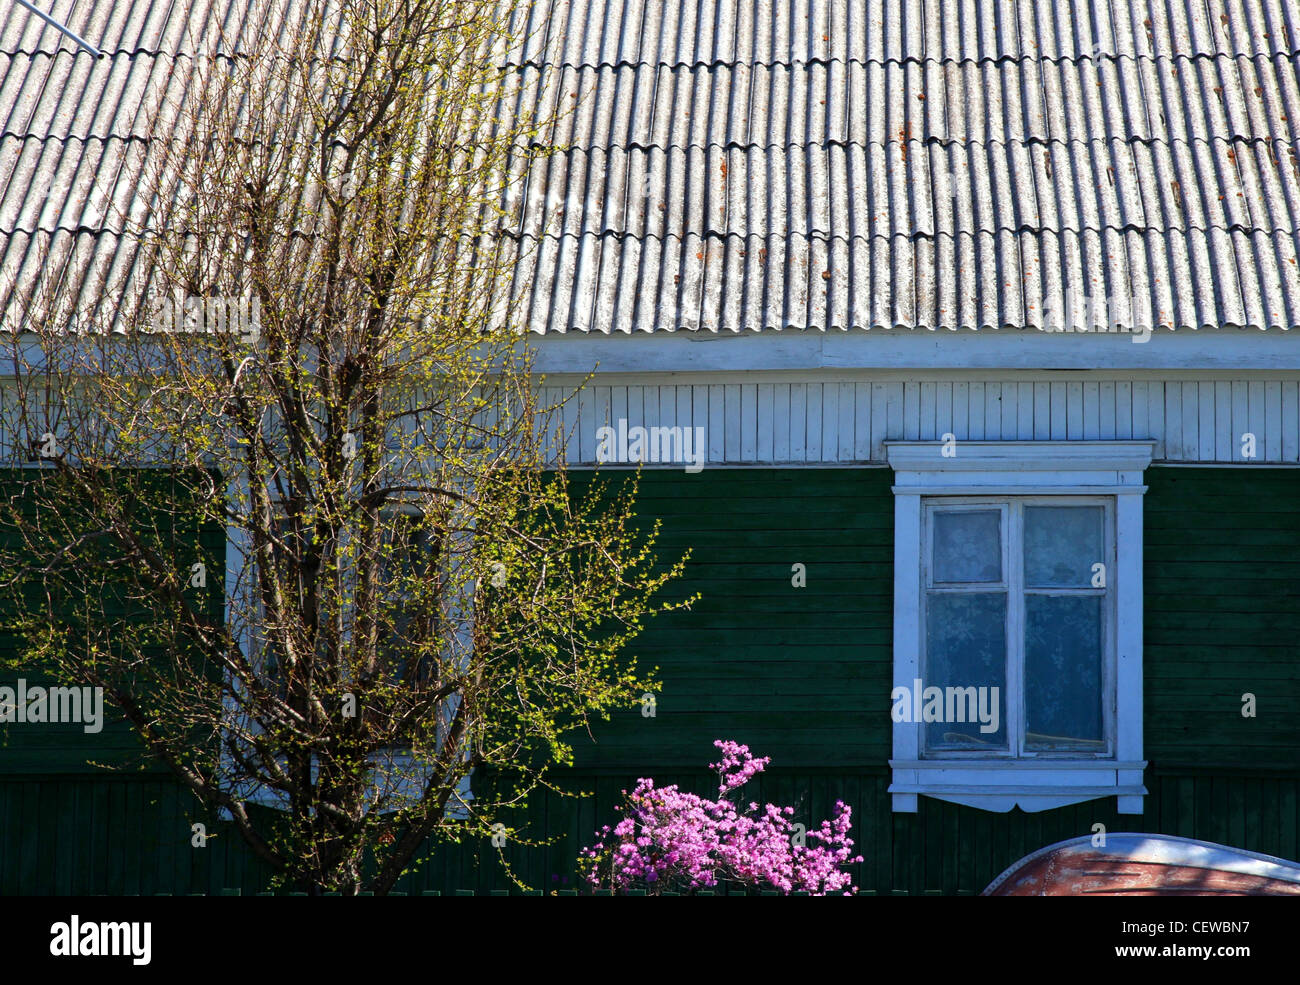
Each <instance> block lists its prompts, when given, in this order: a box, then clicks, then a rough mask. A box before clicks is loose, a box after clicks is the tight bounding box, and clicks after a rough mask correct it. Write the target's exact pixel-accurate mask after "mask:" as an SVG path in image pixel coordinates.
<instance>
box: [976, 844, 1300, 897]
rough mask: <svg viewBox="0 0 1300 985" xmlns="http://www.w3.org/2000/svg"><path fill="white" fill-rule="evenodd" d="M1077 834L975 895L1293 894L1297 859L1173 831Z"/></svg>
mask: <svg viewBox="0 0 1300 985" xmlns="http://www.w3.org/2000/svg"><path fill="white" fill-rule="evenodd" d="M1092 841H1093V839H1092V838H1091V837H1090V836H1088V835H1084V836H1083V837H1081V838H1072V839H1070V840H1069V841H1061V842H1057V843H1056V844H1054V845H1048V846H1047V847H1046V848H1040V849H1039V850H1038V851H1036V852H1033V853H1032V854H1030V855H1026V856H1025V857H1024V858H1022V859H1021V860H1020V861H1018V862H1016V863H1015V864H1014V865H1012V866H1011V867H1010V868H1008V869H1007V870H1006V871H1005V872H1003V873H1002V874H1001V875H1000V876H998V877H997V878H996V879H994V880H993V881H992V882H991V883H989V885H988V888H987V889H985V890H984V892H982V893H981V894H980V895H981V896H1300V864H1298V863H1296V862H1289V861H1287V860H1286V859H1282V858H1275V857H1274V856H1272V855H1260V854H1258V853H1256V852H1246V851H1242V850H1240V849H1236V848H1230V847H1228V846H1226V845H1216V844H1214V843H1213V842H1208V841H1196V840H1194V839H1191V838H1177V837H1174V836H1172V835H1154V834H1134V833H1127V832H1125V833H1120V834H1108V835H1106V844H1105V845H1104V846H1095V845H1093V843H1092Z"/></svg>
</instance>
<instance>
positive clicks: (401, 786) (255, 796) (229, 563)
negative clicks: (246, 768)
mask: <svg viewBox="0 0 1300 985" xmlns="http://www.w3.org/2000/svg"><path fill="white" fill-rule="evenodd" d="M247 488H248V482H247V478H246V477H245V476H243V475H241V476H239V477H237V478H236V479H234V480H232V481H231V482H229V483H228V484H227V495H228V496H229V497H230V499H231V501H232V502H238V501H239V498H238V497H239V496H240V494H241V493H246V491H247ZM245 499H246V497H245ZM272 499H273V501H275V503H276V505H278V499H277V498H276V497H275V496H274V494H273V495H272ZM390 509H391V510H393V511H394V512H402V513H417V512H418V511H416V510H414V509H407V508H403V507H390ZM452 536H453V537H455V536H458V535H456V534H452ZM459 536H460V537H462V538H464V537H467V536H468V535H467V534H461V535H459ZM250 547H251V537H250V536H249V534H248V531H247V530H245V529H243V528H242V527H239V526H236V525H229V524H228V525H227V526H226V565H225V619H226V625H227V626H229V625H232V624H233V622H234V619H235V616H236V614H237V613H238V612H239V610H240V606H239V604H238V601H237V599H238V595H239V593H240V592H241V591H242V592H249V591H253V590H254V589H253V588H252V585H251V582H250V578H251V577H252V571H251V570H250V569H251V566H252V565H254V564H256V561H254V560H253V559H252V557H251V549H250ZM439 563H447V562H443V561H440V562H439ZM449 563H450V565H451V567H450V568H449V570H450V571H451V573H452V575H453V576H454V575H455V570H456V562H455V561H451V562H449ZM444 617H445V618H446V619H447V620H448V622H449V623H450V624H451V625H453V626H455V632H456V634H457V635H458V636H459V637H460V639H461V641H462V643H463V642H465V641H467V640H468V639H469V638H470V636H471V634H472V621H473V615H472V602H470V601H469V600H464V601H463V602H462V603H458V602H457V601H455V600H449V602H448V604H447V608H446V611H445V613H444ZM251 629H252V627H251V626H250V627H245V631H244V633H242V634H240V636H239V638H238V639H237V640H236V642H237V643H238V645H239V647H240V648H241V649H242V650H243V652H244V653H245V655H247V654H250V653H252V652H253V649H254V647H255V641H254V640H253V638H252V635H251ZM459 702H460V695H459V694H456V695H452V697H451V698H450V699H449V700H448V704H447V708H448V713H449V714H454V713H455V710H456V707H457V706H458V704H459ZM225 703H226V706H227V712H226V713H227V715H228V716H230V717H233V716H234V715H235V714H236V712H235V709H234V707H233V705H232V703H231V701H230V699H229V698H226V699H225ZM224 738H225V737H224V730H223V736H222V746H221V750H220V754H219V755H220V763H221V769H222V772H223V773H225V774H226V775H227V776H229V775H230V772H232V771H233V766H232V765H231V763H230V754H229V753H228V752H227V750H226V747H225V741H224ZM381 755H384V754H383V753H379V752H376V753H372V754H371V761H372V762H374V761H376V760H377V759H378V757H380V756H381ZM388 756H389V759H390V761H391V762H392V763H393V764H394V765H395V766H396V768H397V769H399V770H408V771H411V772H410V773H408V774H407V775H404V776H403V777H402V778H401V779H399V781H398V782H397V784H396V785H395V786H394V787H392V788H386V789H385V791H384V792H385V794H387V795H392V794H394V793H397V794H401V795H405V796H408V797H415V796H418V794H419V789H418V783H417V781H416V777H415V775H414V770H415V764H414V760H413V758H412V757H411V754H410V753H409V751H404V750H402V749H398V748H394V749H393V750H392V751H390V752H389V753H388ZM313 769H314V767H313ZM472 774H473V771H472V770H471V771H470V774H469V775H466V776H465V777H464V778H463V779H462V780H461V782H460V783H459V784H458V786H457V788H456V790H455V792H454V793H453V794H452V796H451V797H450V798H448V802H447V805H446V809H445V811H444V813H445V815H446V816H447V817H448V818H453V819H464V818H466V817H468V816H469V810H468V805H469V804H470V802H472V801H473V799H474V793H473V787H472V781H473V775H472ZM241 794H242V796H243V799H244V800H245V801H246V802H248V803H253V804H259V805H261V806H264V807H274V808H277V809H281V810H283V809H285V808H286V807H287V805H288V799H287V797H285V795H283V794H281V793H280V792H279V791H275V790H271V789H268V788H266V787H263V786H260V785H258V786H256V787H250V788H245V789H244V790H242V791H241ZM220 814H221V816H222V817H223V818H228V816H229V812H228V811H226V809H225V808H222V809H221V811H220Z"/></svg>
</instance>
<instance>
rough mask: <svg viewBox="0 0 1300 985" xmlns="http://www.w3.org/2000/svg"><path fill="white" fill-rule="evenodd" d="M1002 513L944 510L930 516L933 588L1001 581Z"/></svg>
mask: <svg viewBox="0 0 1300 985" xmlns="http://www.w3.org/2000/svg"><path fill="white" fill-rule="evenodd" d="M1001 526H1002V513H1001V512H1000V511H999V510H945V511H943V512H939V513H936V514H935V515H934V562H933V564H934V567H933V576H934V581H935V583H937V584H955V583H961V582H999V581H1001V580H1002V531H1001Z"/></svg>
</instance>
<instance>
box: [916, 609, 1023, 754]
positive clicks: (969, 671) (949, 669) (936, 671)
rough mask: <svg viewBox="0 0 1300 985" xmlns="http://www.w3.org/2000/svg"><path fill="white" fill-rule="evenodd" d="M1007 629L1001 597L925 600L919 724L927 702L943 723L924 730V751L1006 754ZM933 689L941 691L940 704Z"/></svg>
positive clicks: (929, 724) (927, 725) (931, 724)
mask: <svg viewBox="0 0 1300 985" xmlns="http://www.w3.org/2000/svg"><path fill="white" fill-rule="evenodd" d="M1006 626H1007V597H1006V595H1005V594H1004V593H1001V592H998V593H983V592H982V593H979V594H969V595H967V594H961V595H956V594H937V593H931V594H930V595H929V597H928V598H927V600H926V671H925V674H926V676H925V680H924V682H923V685H924V688H925V690H924V691H923V692H922V694H921V697H920V704H921V711H922V718H921V720H922V721H925V719H926V718H927V717H930V716H929V715H926V714H925V708H926V705H927V702H926V698H927V697H930V698H931V703H930V707H931V708H932V709H934V710H938V709H939V708H942V716H941V717H942V720H941V721H930V722H928V723H927V724H926V726H925V744H926V748H927V749H932V750H933V749H969V750H980V749H983V750H990V749H1006V747H1007V733H1006V720H1007V716H1006V693H1007V686H1006V685H1007V657H1006V654H1007V634H1006ZM932 687H933V688H938V689H940V690H941V691H942V704H941V705H935V704H934V703H933V699H934V697H935V692H933V691H930V689H931V688H932ZM913 707H914V708H915V699H914V705H913ZM985 729H988V730H987V731H985Z"/></svg>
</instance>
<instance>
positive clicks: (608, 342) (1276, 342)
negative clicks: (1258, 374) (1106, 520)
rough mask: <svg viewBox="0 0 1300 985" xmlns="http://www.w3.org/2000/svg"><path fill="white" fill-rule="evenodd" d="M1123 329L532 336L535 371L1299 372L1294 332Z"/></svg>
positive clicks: (1299, 344) (1298, 345)
mask: <svg viewBox="0 0 1300 985" xmlns="http://www.w3.org/2000/svg"><path fill="white" fill-rule="evenodd" d="M1132 338H1133V337H1132V336H1128V335H1122V334H1110V335H1107V334H1095V333H1094V334H1091V335H1087V334H1080V335H1073V334H1060V333H1047V332H1039V331H1036V330H1034V329H1022V330H1015V329H1001V330H999V331H978V332H976V331H969V330H964V331H959V332H951V331H929V330H926V329H876V330H873V331H863V330H855V331H849V332H833V333H831V332H820V331H814V330H803V331H800V330H790V331H784V332H746V333H736V334H732V333H727V334H715V333H704V332H659V333H637V334H628V333H626V332H611V333H608V334H606V333H599V332H568V333H565V334H563V335H560V334H556V335H544V336H538V335H532V336H529V337H528V345H529V346H530V347H531V348H532V349H534V350H535V355H536V362H535V364H534V370H535V371H536V372H538V373H544V374H547V375H556V374H567V373H575V374H580V375H581V374H586V373H590V372H593V371H599V372H601V373H683V372H701V373H722V372H755V371H780V370H826V369H833V370H844V371H848V370H863V369H876V370H913V371H921V370H945V369H947V370H1035V369H1042V370H1090V371H1097V370H1113V371H1123V370H1201V371H1209V370H1269V371H1272V372H1284V371H1295V370H1300V339H1297V338H1296V337H1295V334H1294V333H1292V332H1281V331H1268V332H1264V331H1260V330H1258V329H1227V328H1225V329H1208V328H1206V329H1200V330H1199V331H1178V332H1169V331H1161V332H1158V333H1156V334H1155V335H1153V336H1151V338H1150V339H1149V340H1148V341H1147V342H1144V343H1137V342H1133V341H1132Z"/></svg>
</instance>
